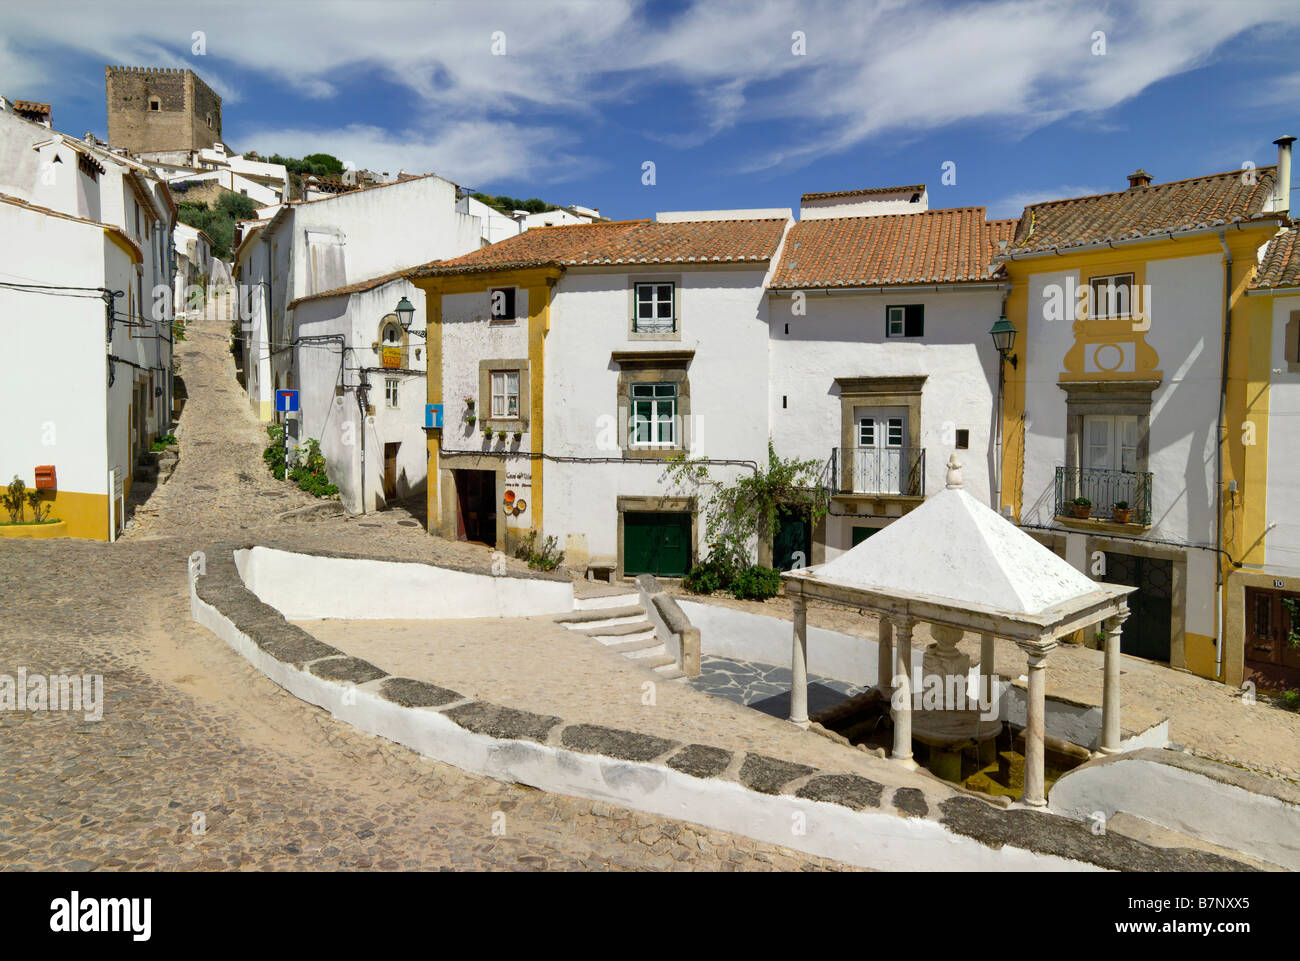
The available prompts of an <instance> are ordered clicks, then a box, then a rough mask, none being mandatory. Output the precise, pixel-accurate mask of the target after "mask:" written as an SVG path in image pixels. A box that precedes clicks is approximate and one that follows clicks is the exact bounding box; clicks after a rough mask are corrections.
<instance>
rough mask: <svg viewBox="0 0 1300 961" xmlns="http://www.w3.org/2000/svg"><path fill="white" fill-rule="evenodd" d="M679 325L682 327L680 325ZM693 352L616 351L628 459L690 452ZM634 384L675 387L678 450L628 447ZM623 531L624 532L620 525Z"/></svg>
mask: <svg viewBox="0 0 1300 961" xmlns="http://www.w3.org/2000/svg"><path fill="white" fill-rule="evenodd" d="M679 326H680V325H679ZM694 357H695V351H694V350H662V351H661V350H655V351H650V350H638V351H617V350H616V351H614V352H613V353H612V354H611V355H610V362H611V363H613V364H614V365H616V366H617V367H618V369H619V373H618V394H617V397H616V399H615V402H616V404H617V409H618V446H619V449H620V450H622V452H623V456H624V457H625V458H626V459H628V460H667V459H668V458H669V457H675V456H676V455H678V454H680V453H682V452H684V451H689V450H690V440H691V438H690V413H691V381H690V377H689V374H688V372H687V367H689V366H690V363H691V360H692V359H693V358H694ZM633 384H676V385H677V420H678V424H679V426H680V428H681V429H680V431H679V432H678V438H677V439H678V445H677V446H675V447H632V446H630V445H629V442H628V438H629V436H630V430H631V422H632V396H631V395H632V385H633ZM619 529H620V531H621V530H622V527H621V522H620V528H619Z"/></svg>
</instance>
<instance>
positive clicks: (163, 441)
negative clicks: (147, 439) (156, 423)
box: [149, 434, 176, 451]
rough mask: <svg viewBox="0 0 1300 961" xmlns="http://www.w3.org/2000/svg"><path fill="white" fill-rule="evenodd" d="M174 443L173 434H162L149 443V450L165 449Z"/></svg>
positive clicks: (174, 437)
mask: <svg viewBox="0 0 1300 961" xmlns="http://www.w3.org/2000/svg"><path fill="white" fill-rule="evenodd" d="M174 443H176V435H175V434H163V435H162V436H161V437H159V438H158V439H157V440H156V441H154V442H153V443H152V444H150V445H149V449H150V450H155V451H158V450H166V449H167V448H168V447H170V446H171V445H172V444H174Z"/></svg>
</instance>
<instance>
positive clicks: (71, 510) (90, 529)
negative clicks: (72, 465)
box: [0, 490, 109, 541]
mask: <svg viewBox="0 0 1300 961" xmlns="http://www.w3.org/2000/svg"><path fill="white" fill-rule="evenodd" d="M41 502H42V503H43V504H49V505H50V514H49V516H50V518H51V519H53V520H57V521H62V523H61V524H40V525H31V526H27V525H23V526H15V527H8V528H5V529H4V536H6V537H84V538H87V539H89V540H94V541H106V540H108V508H109V503H108V495H107V494H85V493H82V492H80V491H68V490H57V491H41ZM27 516H28V517H30V511H29V512H28V515H27ZM0 517H3V518H4V519H6V520H7V519H8V515H0ZM19 531H21V532H24V533H17V532H19Z"/></svg>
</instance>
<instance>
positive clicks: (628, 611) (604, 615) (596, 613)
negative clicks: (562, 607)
mask: <svg viewBox="0 0 1300 961" xmlns="http://www.w3.org/2000/svg"><path fill="white" fill-rule="evenodd" d="M627 617H639V618H642V619H644V618H645V608H644V607H642V606H641V605H640V604H629V605H628V606H627V607H593V608H589V609H587V610H575V611H570V612H569V613H568V614H561V615H559V616H558V617H556V618H555V623H557V624H565V625H568V624H580V625H582V626H583V627H599V626H600V624H606V623H613V622H614V621H615V620H617V619H620V618H627Z"/></svg>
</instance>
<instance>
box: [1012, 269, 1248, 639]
mask: <svg viewBox="0 0 1300 961" xmlns="http://www.w3.org/2000/svg"><path fill="white" fill-rule="evenodd" d="M1222 275H1223V271H1222V265H1221V258H1220V257H1218V256H1217V255H1207V256H1203V257H1183V258H1175V259H1170V260H1159V261H1151V262H1149V263H1148V264H1147V283H1148V284H1150V285H1151V288H1152V298H1151V304H1150V312H1151V329H1150V330H1149V331H1148V332H1147V343H1149V344H1150V345H1151V346H1152V347H1154V348H1155V350H1156V352H1157V354H1158V355H1159V358H1160V360H1159V364H1160V370H1161V371H1162V372H1163V379H1162V381H1161V384H1160V386H1159V387H1158V388H1156V390H1155V391H1154V392H1153V394H1152V395H1151V432H1150V467H1149V470H1150V471H1151V472H1152V475H1153V478H1152V530H1151V534H1150V536H1151V537H1152V538H1153V539H1164V540H1172V541H1178V542H1188V543H1196V544H1210V543H1213V541H1214V432H1215V425H1216V424H1217V422H1218V410H1219V353H1220V350H1221V344H1220V330H1221V314H1222V303H1223V286H1222ZM1067 277H1072V278H1073V283H1074V284H1076V285H1077V284H1078V282H1079V273H1078V271H1071V272H1068V273H1067V272H1055V273H1048V272H1044V273H1038V274H1033V275H1032V276H1031V278H1030V282H1029V292H1028V293H1029V323H1030V331H1029V337H1028V355H1029V359H1028V364H1029V367H1028V371H1027V374H1026V378H1027V381H1028V387H1027V389H1026V406H1027V411H1028V419H1027V422H1026V438H1025V477H1024V508H1023V511H1022V514H1021V522H1022V523H1025V524H1041V525H1048V524H1050V523H1051V521H1052V514H1053V509H1054V506H1055V505H1054V498H1053V490H1054V488H1053V485H1054V482H1055V468H1056V467H1058V466H1064V465H1065V433H1066V403H1065V401H1066V397H1065V392H1064V391H1063V390H1062V389H1061V388H1060V386H1059V377H1060V374H1061V372H1062V371H1063V370H1064V365H1063V361H1064V358H1065V354H1066V352H1067V351H1068V350H1069V349H1070V347H1071V346H1072V345H1073V343H1074V333H1073V331H1072V328H1071V322H1070V321H1068V320H1055V321H1046V320H1044V319H1043V317H1042V305H1043V303H1044V298H1043V291H1044V288H1045V286H1046V285H1048V284H1065V283H1066V279H1067ZM1022 363H1023V361H1022ZM1188 629H1189V630H1192V628H1191V626H1190V625H1189V626H1188Z"/></svg>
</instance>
